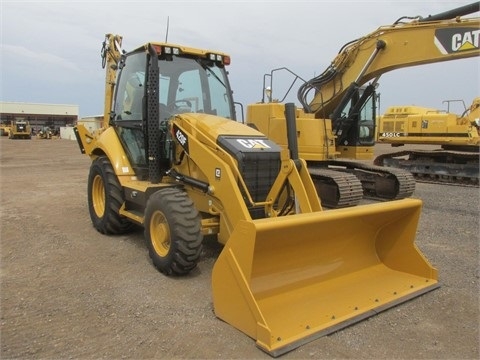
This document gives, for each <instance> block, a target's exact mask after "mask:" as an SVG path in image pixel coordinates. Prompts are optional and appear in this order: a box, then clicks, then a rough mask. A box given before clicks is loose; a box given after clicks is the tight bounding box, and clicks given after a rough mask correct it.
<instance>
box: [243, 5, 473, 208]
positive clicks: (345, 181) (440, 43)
mask: <svg viewBox="0 0 480 360" xmlns="http://www.w3.org/2000/svg"><path fill="white" fill-rule="evenodd" d="M479 4H480V3H479V2H476V3H473V4H470V5H465V6H462V7H459V8H456V9H452V10H449V11H446V12H443V13H441V14H437V15H433V16H428V17H424V18H421V17H418V16H417V17H402V18H400V19H399V20H397V21H396V22H395V23H394V24H392V25H389V26H382V27H380V28H378V29H377V30H375V31H373V32H372V33H370V34H368V35H366V36H363V37H361V38H359V39H356V40H353V41H351V42H349V43H347V44H345V45H344V46H343V47H342V48H341V49H340V51H339V53H338V55H337V56H336V57H335V58H334V60H333V61H332V63H331V65H330V66H329V67H328V68H327V69H326V70H325V71H324V72H323V73H321V74H320V75H319V76H317V77H315V78H313V79H311V80H308V81H304V83H303V84H302V85H301V86H300V87H299V89H298V94H297V95H298V100H299V101H300V103H301V104H302V106H303V109H298V110H297V113H296V118H297V137H298V147H299V154H300V157H301V158H303V159H305V160H306V161H307V166H308V169H309V172H310V174H311V175H312V177H313V180H314V183H315V185H316V187H317V189H318V192H319V194H320V196H321V198H322V204H323V205H324V206H328V207H333V208H334V207H346V206H353V205H357V204H358V203H359V201H360V200H361V199H362V196H363V195H366V196H368V197H376V198H381V199H387V200H388V199H400V198H405V197H409V196H410V195H411V194H412V193H413V191H414V190H415V179H414V177H413V176H412V175H411V173H410V172H408V171H406V170H402V169H395V168H386V167H381V166H375V165H370V164H366V163H365V162H361V161H352V160H349V159H353V160H354V159H357V160H369V159H373V156H374V152H373V149H374V145H375V134H376V131H375V120H376V108H375V89H376V87H377V86H378V80H379V78H380V76H381V75H382V74H384V73H386V72H388V71H391V70H394V69H399V68H403V67H408V66H415V65H421V64H427V63H436V62H441V61H450V60H456V59H463V58H468V57H473V56H479V54H480V50H479V38H480V35H479V28H480V21H479V18H478V17H475V18H474V17H464V15H469V14H472V13H475V12H478V11H479ZM280 70H287V71H289V72H290V73H291V74H293V75H295V80H294V83H295V81H297V80H298V79H300V80H303V79H301V78H300V77H299V76H298V75H296V74H295V73H294V72H293V71H290V70H289V69H287V68H280V69H275V70H273V71H272V72H271V73H270V74H266V76H265V77H264V88H265V89H268V92H269V94H267V100H266V99H265V96H264V97H263V99H262V102H261V103H257V104H252V105H249V106H248V108H247V117H246V121H247V124H249V125H250V126H253V127H254V128H256V129H258V130H259V131H261V132H262V133H264V134H265V135H266V136H268V137H269V138H270V139H272V140H273V141H275V142H276V143H277V144H280V145H281V146H283V147H286V146H287V136H286V129H285V116H284V115H283V106H284V105H283V104H282V103H281V102H282V101H283V99H284V98H285V97H286V96H285V97H284V98H283V99H281V100H279V101H274V100H272V99H273V98H274V96H273V95H272V92H273V91H274V90H275V89H273V86H272V78H273V75H274V74H275V73H277V72H279V71H280ZM268 79H270V85H269V86H267V85H268ZM294 83H293V84H292V86H290V88H289V91H290V89H291V88H292V87H293V85H294ZM310 98H312V99H311V100H309V99H310Z"/></svg>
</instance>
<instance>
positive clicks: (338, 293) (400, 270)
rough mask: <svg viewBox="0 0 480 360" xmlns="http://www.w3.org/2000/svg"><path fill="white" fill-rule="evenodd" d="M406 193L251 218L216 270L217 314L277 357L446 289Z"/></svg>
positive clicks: (235, 235)
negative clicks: (424, 248)
mask: <svg viewBox="0 0 480 360" xmlns="http://www.w3.org/2000/svg"><path fill="white" fill-rule="evenodd" d="M421 206H422V203H421V201H420V200H416V199H411V198H409V199H403V200H397V201H390V202H385V203H379V204H372V205H364V206H357V207H353V208H346V209H336V210H329V211H320V212H313V213H307V214H299V215H292V216H286V217H282V218H269V219H260V220H253V221H241V222H240V223H239V224H238V225H237V227H236V228H235V229H234V231H233V233H232V235H231V237H230V239H229V240H228V241H227V243H226V245H225V247H224V249H223V250H222V252H221V254H220V256H219V258H218V260H217V262H216V263H215V265H214V268H213V273H212V291H213V301H214V308H215V313H216V315H217V316H218V317H219V318H220V319H222V320H224V321H226V322H227V323H229V324H231V325H232V326H234V327H236V328H237V329H239V330H241V331H243V332H244V333H246V334H247V335H249V336H250V337H252V338H254V339H255V340H256V344H257V346H258V347H260V348H261V349H262V350H264V351H265V352H267V353H269V354H270V355H272V356H279V355H281V354H283V353H285V352H287V351H290V350H292V349H294V348H296V347H298V346H300V345H302V344H304V343H307V342H309V341H311V340H314V339H316V338H318V337H321V336H324V335H326V334H329V333H332V332H334V331H336V330H339V329H341V328H343V327H346V326H348V325H351V324H352V323H355V322H357V321H360V320H362V319H365V318H367V317H370V316H372V315H375V314H376V313H378V312H379V311H382V310H385V309H387V308H389V307H392V306H394V305H397V304H399V303H402V302H404V301H407V300H409V299H411V298H413V297H416V296H418V295H420V294H423V293H425V292H427V291H430V290H433V289H435V288H437V287H438V286H439V285H438V281H437V270H436V269H435V268H433V267H432V266H431V265H430V264H429V263H428V261H427V260H426V259H425V257H424V256H423V255H422V253H421V252H420V251H419V249H418V248H417V247H416V245H415V243H414V240H415V233H416V230H417V225H418V220H419V217H420V212H421Z"/></svg>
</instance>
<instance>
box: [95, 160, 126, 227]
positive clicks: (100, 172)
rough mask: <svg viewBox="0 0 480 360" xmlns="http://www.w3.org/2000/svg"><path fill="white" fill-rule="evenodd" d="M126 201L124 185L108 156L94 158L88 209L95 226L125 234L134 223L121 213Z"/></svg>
mask: <svg viewBox="0 0 480 360" xmlns="http://www.w3.org/2000/svg"><path fill="white" fill-rule="evenodd" d="M124 202H125V199H124V196H123V191H122V187H121V185H120V183H119V181H118V179H117V175H116V174H115V172H114V171H113V167H112V165H111V164H110V161H109V160H108V158H107V157H106V156H99V157H98V158H96V159H95V160H93V162H92V165H91V166H90V173H89V175H88V210H89V212H90V218H91V219H92V223H93V227H94V228H95V229H97V230H98V231H99V232H100V233H102V234H124V233H126V232H129V231H130V230H131V229H132V228H133V227H134V224H133V223H131V222H130V221H128V219H127V218H125V217H124V216H121V215H120V214H119V210H120V207H121V206H122V204H123V203H124Z"/></svg>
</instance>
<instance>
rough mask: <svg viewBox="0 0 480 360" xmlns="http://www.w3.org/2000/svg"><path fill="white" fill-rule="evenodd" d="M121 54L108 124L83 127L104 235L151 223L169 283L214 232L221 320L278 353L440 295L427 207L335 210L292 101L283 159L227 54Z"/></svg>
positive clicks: (181, 49) (91, 191)
mask: <svg viewBox="0 0 480 360" xmlns="http://www.w3.org/2000/svg"><path fill="white" fill-rule="evenodd" d="M121 44H122V37H121V36H119V35H113V34H107V35H106V38H105V41H104V42H103V47H102V52H101V53H102V65H103V66H104V68H106V81H105V109H104V114H105V115H104V121H103V126H102V128H101V129H99V130H95V131H94V132H90V131H89V130H87V129H86V128H85V126H83V125H81V124H79V125H77V126H76V127H75V128H74V129H75V134H76V137H77V141H78V144H79V147H80V150H81V152H82V153H85V154H86V155H88V156H89V157H90V159H91V160H92V162H91V166H90V172H89V176H88V183H87V186H86V187H87V199H88V209H89V213H90V218H91V221H92V224H93V226H94V228H95V229H96V230H98V231H99V232H100V233H102V234H107V235H108V234H124V233H127V232H129V231H131V230H132V228H133V227H134V226H138V225H140V226H141V227H143V229H144V236H145V240H146V244H147V248H148V252H149V256H150V258H151V261H152V263H153V265H154V266H155V267H156V268H157V269H158V270H159V271H161V272H162V273H164V274H166V275H182V274H187V273H189V272H190V271H192V270H193V269H194V268H195V267H196V265H197V263H198V262H199V260H200V256H201V254H202V246H203V245H202V243H203V236H204V235H212V236H216V237H217V239H218V242H219V243H221V244H223V245H224V246H223V249H222V251H221V253H220V255H219V257H218V259H217V260H216V262H215V264H214V266H213V270H212V280H211V281H212V295H213V307H214V311H215V314H216V315H217V316H218V317H219V318H220V319H222V320H224V321H226V322H227V323H229V324H231V325H232V326H234V327H235V328H237V329H239V330H241V331H242V332H244V333H245V334H247V335H248V336H250V337H252V338H253V339H255V340H256V344H257V346H258V347H259V348H261V349H262V350H264V351H265V352H267V353H269V354H271V355H272V356H278V355H281V354H283V353H285V352H287V351H290V350H292V349H294V348H296V347H298V346H300V345H301V344H304V343H306V342H308V341H311V340H313V339H315V338H318V337H319V336H323V335H325V334H328V333H331V332H333V331H337V330H339V329H340V328H342V327H345V326H348V325H351V324H352V323H354V322H356V321H359V320H362V319H365V318H368V317H370V316H373V315H375V314H376V313H378V312H379V311H382V310H384V309H387V308H390V307H392V306H394V305H397V304H399V303H402V302H404V301H407V300H410V299H412V298H414V297H416V296H419V295H421V294H424V293H425V292H428V291H430V290H433V289H435V288H437V287H438V286H439V283H438V275H437V270H436V269H435V268H434V267H432V266H431V265H430V264H429V262H428V261H427V260H426V258H425V257H424V256H423V254H422V253H421V252H420V250H419V249H418V248H417V247H416V245H415V234H416V230H417V226H418V221H419V216H420V213H421V205H422V202H421V201H420V200H418V199H412V198H410V199H402V200H397V201H390V202H387V203H375V204H369V205H360V206H357V207H351V208H345V209H334V210H325V211H324V210H323V208H322V205H321V203H320V200H319V197H318V194H317V192H316V190H315V187H314V184H313V182H312V179H311V177H310V175H309V173H308V169H307V166H306V163H305V161H304V160H302V159H300V158H299V157H298V155H297V144H296V142H295V140H296V136H295V133H296V130H295V106H294V105H293V104H290V103H289V104H286V105H285V106H284V107H283V111H284V112H285V116H286V118H287V120H288V124H289V125H288V128H289V131H288V132H289V134H291V135H290V136H289V137H290V139H291V141H292V143H291V144H290V145H289V146H288V148H285V149H282V148H281V147H280V146H279V145H277V144H276V143H274V142H273V141H272V140H271V139H269V138H268V137H266V136H265V135H264V134H262V133H261V132H259V131H257V130H255V129H253V128H251V127H249V126H247V125H245V124H242V123H241V122H238V121H236V120H235V112H234V102H233V98H232V90H231V88H230V84H229V80H228V77H227V71H226V68H227V66H228V65H229V64H230V57H229V56H228V55H227V54H225V53H222V52H218V51H210V50H204V49H196V48H191V47H186V46H180V45H175V44H170V43H162V42H149V43H146V44H145V45H143V46H140V47H138V48H137V49H134V50H133V51H129V52H125V51H123V50H122V49H121ZM292 135H293V136H292ZM158 315H159V316H161V314H158Z"/></svg>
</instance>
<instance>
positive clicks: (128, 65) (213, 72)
mask: <svg viewBox="0 0 480 360" xmlns="http://www.w3.org/2000/svg"><path fill="white" fill-rule="evenodd" d="M158 64H159V70H160V79H159V84H160V93H159V112H160V119H161V120H167V119H168V118H170V117H171V116H172V115H175V114H180V113H186V112H193V113H205V114H211V115H217V116H221V117H224V118H227V119H232V120H235V117H234V115H233V114H234V113H233V104H232V97H231V90H230V87H229V83H228V79H227V75H226V71H225V69H224V68H223V67H219V66H217V65H216V64H215V63H214V62H211V61H209V60H206V59H194V58H187V57H178V56H177V57H173V58H172V60H170V61H167V60H159V62H158ZM146 65H147V64H146V57H145V55H144V54H142V53H138V54H132V55H130V56H129V57H127V59H126V61H125V66H124V68H123V69H122V72H121V75H120V78H119V84H118V88H117V94H116V101H115V106H114V113H115V120H117V121H118V120H119V121H122V120H127V121H131V120H142V117H143V112H142V107H143V104H144V96H145V77H146Z"/></svg>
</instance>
